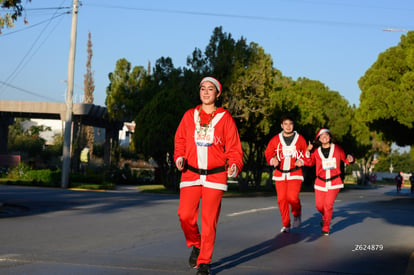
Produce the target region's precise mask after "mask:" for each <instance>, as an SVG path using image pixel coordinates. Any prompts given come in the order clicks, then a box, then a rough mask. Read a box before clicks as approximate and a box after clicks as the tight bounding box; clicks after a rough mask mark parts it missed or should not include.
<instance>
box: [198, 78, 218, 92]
mask: <svg viewBox="0 0 414 275" xmlns="http://www.w3.org/2000/svg"><path fill="white" fill-rule="evenodd" d="M206 81H208V82H211V83H213V84H214V86H216V89H217V91H218V92H219V93H221V84H220V82H219V81H218V80H217V79H215V78H214V77H212V76H207V77H204V78H203V79H201V82H200V86H201V84H203V83H204V82H206Z"/></svg>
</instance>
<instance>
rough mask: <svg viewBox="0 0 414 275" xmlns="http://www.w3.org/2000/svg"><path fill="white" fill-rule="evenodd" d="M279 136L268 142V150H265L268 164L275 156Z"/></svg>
mask: <svg viewBox="0 0 414 275" xmlns="http://www.w3.org/2000/svg"><path fill="white" fill-rule="evenodd" d="M277 136H278V135H276V136H274V137H273V138H272V139H271V140H270V141H269V143H268V144H267V147H266V150H265V158H266V162H267V164H269V165H271V164H270V160H271V159H272V158H273V157H274V156H275V150H276V144H277Z"/></svg>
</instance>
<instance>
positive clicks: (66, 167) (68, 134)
mask: <svg viewBox="0 0 414 275" xmlns="http://www.w3.org/2000/svg"><path fill="white" fill-rule="evenodd" d="M77 22H78V0H73V7H72V31H71V34H70V48H69V62H68V83H67V84H68V86H67V89H66V114H65V134H64V137H63V153H62V154H63V160H62V188H68V186H69V174H70V163H71V154H72V113H73V85H74V75H75V53H76V26H77Z"/></svg>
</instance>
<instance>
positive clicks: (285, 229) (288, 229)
mask: <svg viewBox="0 0 414 275" xmlns="http://www.w3.org/2000/svg"><path fill="white" fill-rule="evenodd" d="M289 231H290V228H289V227H284V226H283V227H282V229H280V232H282V233H289Z"/></svg>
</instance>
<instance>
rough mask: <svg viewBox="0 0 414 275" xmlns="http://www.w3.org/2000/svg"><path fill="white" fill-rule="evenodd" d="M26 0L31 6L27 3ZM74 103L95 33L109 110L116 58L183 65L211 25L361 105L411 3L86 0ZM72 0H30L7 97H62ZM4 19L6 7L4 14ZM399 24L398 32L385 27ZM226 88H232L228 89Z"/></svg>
mask: <svg viewBox="0 0 414 275" xmlns="http://www.w3.org/2000/svg"><path fill="white" fill-rule="evenodd" d="M23 2H25V0H23ZM80 2H81V4H82V5H81V6H80V7H79V15H78V25H77V47H76V59H75V80H74V82H75V87H74V94H73V100H74V102H75V103H79V102H81V101H82V95H83V89H82V86H83V79H84V77H83V75H84V74H85V69H86V57H87V52H86V45H87V39H88V33H89V32H91V35H92V43H93V59H92V70H93V71H94V79H95V86H96V88H95V91H94V97H95V104H98V105H104V102H105V97H106V92H105V90H106V87H107V86H108V84H109V80H108V74H109V73H110V72H113V71H114V69H115V64H116V61H117V60H119V59H120V58H126V59H127V60H128V61H129V62H131V64H132V65H133V66H144V67H145V68H147V66H148V62H151V65H152V66H153V65H154V64H155V61H156V60H157V59H159V58H160V57H171V58H172V60H173V63H174V65H175V67H183V66H186V59H187V57H188V56H189V55H191V54H192V52H193V51H194V49H195V48H199V49H201V50H202V51H204V49H205V47H206V46H207V44H208V42H209V40H210V37H211V35H212V33H213V29H214V28H215V27H217V26H222V27H223V31H224V32H226V33H231V34H232V36H233V38H234V39H240V38H241V37H244V38H245V39H247V42H248V43H250V42H255V43H257V44H259V45H260V46H261V47H263V48H264V50H265V52H266V53H267V54H270V55H271V57H272V59H273V66H274V67H275V68H277V69H279V70H280V71H281V72H282V74H283V75H285V76H288V77H292V78H293V79H297V78H298V77H306V78H309V79H313V80H319V81H321V82H322V83H324V84H325V85H326V86H328V87H329V88H330V89H331V90H334V91H338V92H339V93H340V94H341V95H342V96H343V97H344V98H345V99H346V100H348V102H349V103H350V104H355V105H357V106H358V104H359V94H360V90H359V87H358V83H357V81H358V79H359V78H360V77H361V76H363V75H364V73H365V71H366V70H367V69H368V68H369V67H371V66H372V64H373V63H374V62H375V61H376V59H377V57H378V54H380V53H381V52H384V51H385V50H386V49H388V48H390V47H393V46H396V45H397V44H398V43H399V41H400V37H401V35H404V34H405V32H404V31H401V30H414V19H413V18H414V17H413V14H414V1H412V0H392V1H391V0H363V1H362V0H256V1H247V0H221V1H216V0H212V1H207V2H206V1H194V0H181V1H180V0H177V1H171V0H152V1H131V0H117V1H113V0H111V1H110V0H84V1H80ZM71 6H72V0H32V2H31V3H28V4H26V9H27V10H26V12H25V14H24V15H25V16H26V18H27V20H28V21H29V25H24V24H23V20H22V19H19V21H18V22H17V23H16V27H15V28H13V29H3V34H2V35H0V45H1V46H0V47H1V48H0V49H1V51H0V62H1V66H0V99H1V100H26V101H53V102H59V101H62V102H64V101H65V98H66V96H65V89H66V83H65V81H66V80H67V74H68V57H69V44H70V30H71V21H72V16H71V14H70V13H65V12H66V11H68V8H70V7H71ZM2 13H3V11H2ZM386 28H392V29H395V30H397V31H392V32H388V31H383V29H386ZM224 89H225V87H224Z"/></svg>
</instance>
